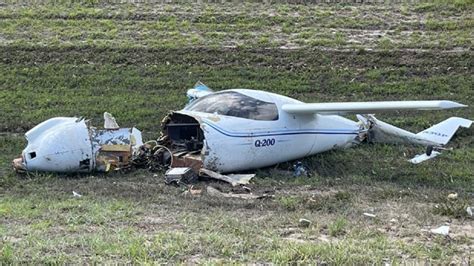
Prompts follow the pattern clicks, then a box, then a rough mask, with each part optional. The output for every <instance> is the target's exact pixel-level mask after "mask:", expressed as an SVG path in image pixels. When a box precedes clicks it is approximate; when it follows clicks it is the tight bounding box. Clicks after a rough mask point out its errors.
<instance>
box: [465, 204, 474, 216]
mask: <svg viewBox="0 0 474 266" xmlns="http://www.w3.org/2000/svg"><path fill="white" fill-rule="evenodd" d="M473 209H474V208H473V207H470V206H469V207H467V208H466V212H467V214H468V215H469V216H470V217H472V215H473Z"/></svg>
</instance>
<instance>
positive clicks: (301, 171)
mask: <svg viewBox="0 0 474 266" xmlns="http://www.w3.org/2000/svg"><path fill="white" fill-rule="evenodd" d="M293 176H307V177H310V176H311V175H310V173H309V170H308V168H307V167H306V166H304V165H303V163H302V162H299V161H298V162H296V164H294V165H293Z"/></svg>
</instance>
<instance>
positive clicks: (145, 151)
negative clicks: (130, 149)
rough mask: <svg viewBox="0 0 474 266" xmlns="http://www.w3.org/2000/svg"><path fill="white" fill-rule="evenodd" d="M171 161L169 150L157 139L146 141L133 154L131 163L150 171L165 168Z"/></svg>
mask: <svg viewBox="0 0 474 266" xmlns="http://www.w3.org/2000/svg"><path fill="white" fill-rule="evenodd" d="M172 163H173V156H172V154H171V151H170V150H169V149H168V148H167V147H165V146H162V145H158V142H157V141H154V140H152V141H148V142H146V143H145V144H143V145H142V146H140V148H139V149H138V150H137V151H136V152H135V153H134V154H133V158H132V164H133V165H134V166H135V167H138V168H147V169H148V170H150V171H162V170H166V169H168V168H169V167H170V165H171V164H172Z"/></svg>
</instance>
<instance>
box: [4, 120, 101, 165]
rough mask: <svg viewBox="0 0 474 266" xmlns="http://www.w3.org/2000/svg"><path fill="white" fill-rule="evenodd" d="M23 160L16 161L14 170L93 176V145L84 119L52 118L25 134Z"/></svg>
mask: <svg viewBox="0 0 474 266" xmlns="http://www.w3.org/2000/svg"><path fill="white" fill-rule="evenodd" d="M25 136H26V139H27V140H28V145H27V147H26V148H25V149H24V150H23V152H22V157H21V158H18V159H15V160H13V167H14V168H15V170H17V171H19V172H22V171H48V172H90V171H91V170H92V164H91V162H92V143H91V139H90V134H89V130H88V127H87V125H86V123H85V121H84V120H83V119H77V118H71V117H57V118H52V119H49V120H47V121H44V122H43V123H41V124H39V125H37V126H36V127H34V128H33V129H31V130H30V131H28V132H27V133H26V134H25Z"/></svg>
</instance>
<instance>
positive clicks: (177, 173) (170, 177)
mask: <svg viewBox="0 0 474 266" xmlns="http://www.w3.org/2000/svg"><path fill="white" fill-rule="evenodd" d="M196 181H197V175H196V173H194V171H193V169H191V168H190V167H176V168H171V169H169V170H168V171H166V173H165V183H166V184H167V185H170V184H174V185H179V184H180V183H184V184H192V183H195V182H196Z"/></svg>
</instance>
